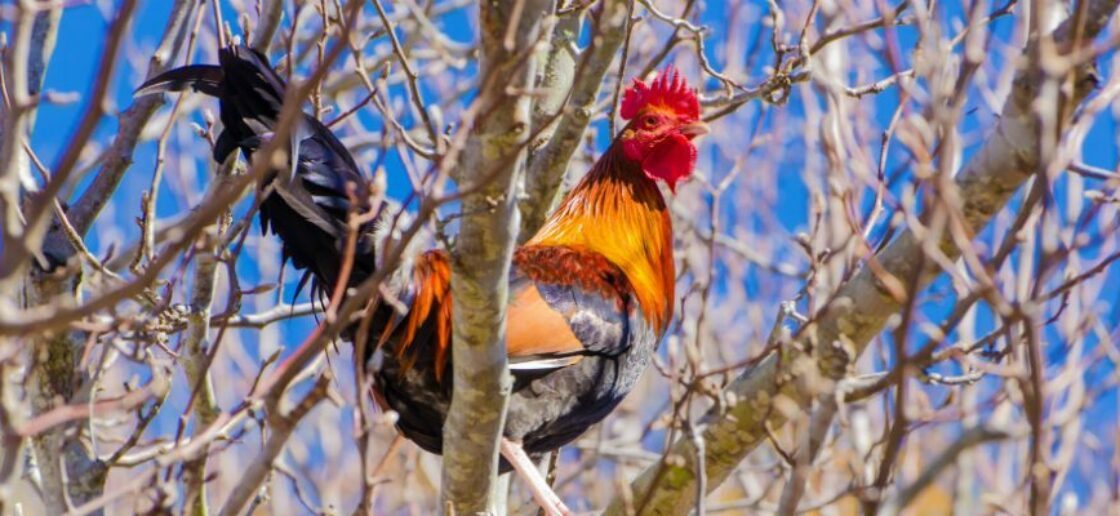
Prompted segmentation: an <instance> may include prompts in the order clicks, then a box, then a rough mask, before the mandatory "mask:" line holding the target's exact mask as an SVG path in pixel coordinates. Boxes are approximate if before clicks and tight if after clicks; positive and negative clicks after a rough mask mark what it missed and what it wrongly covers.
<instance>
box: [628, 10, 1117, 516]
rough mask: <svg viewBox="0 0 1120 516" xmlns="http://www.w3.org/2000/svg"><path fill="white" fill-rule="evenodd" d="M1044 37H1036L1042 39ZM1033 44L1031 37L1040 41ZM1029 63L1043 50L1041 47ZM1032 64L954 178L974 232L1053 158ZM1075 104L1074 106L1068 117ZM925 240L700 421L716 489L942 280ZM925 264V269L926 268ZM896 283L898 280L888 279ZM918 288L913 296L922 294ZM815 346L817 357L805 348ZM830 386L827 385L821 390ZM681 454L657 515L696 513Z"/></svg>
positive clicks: (950, 250)
mask: <svg viewBox="0 0 1120 516" xmlns="http://www.w3.org/2000/svg"><path fill="white" fill-rule="evenodd" d="M1118 3H1120V2H1118V0H1093V1H1091V2H1090V5H1089V6H1088V10H1087V12H1086V16H1085V17H1084V20H1083V21H1084V28H1083V31H1082V32H1081V34H1082V37H1081V38H1080V40H1079V41H1080V42H1081V43H1082V44H1086V43H1088V42H1089V41H1091V39H1092V37H1093V36H1095V35H1096V34H1098V33H1099V32H1100V30H1101V29H1102V28H1103V27H1104V26H1105V24H1106V23H1107V21H1108V19H1109V17H1110V16H1111V15H1112V13H1113V12H1114V11H1115V10H1116V8H1117V4H1118ZM1075 33H1076V30H1075V29H1074V27H1073V19H1071V20H1067V21H1066V22H1065V23H1063V24H1062V26H1060V27H1059V28H1058V29H1057V30H1056V31H1055V32H1054V34H1053V39H1054V41H1055V43H1057V44H1058V46H1059V47H1062V46H1068V45H1070V44H1072V43H1073V40H1074V38H1075ZM1035 44H1037V43H1035ZM1033 45H1034V44H1032V46H1033ZM1024 55H1025V56H1026V59H1025V61H1028V62H1029V61H1030V60H1031V58H1032V57H1034V56H1035V55H1036V53H1035V52H1034V49H1033V48H1028V49H1027V51H1026V52H1025V54H1024ZM1036 69H1037V66H1031V67H1027V68H1025V69H1023V70H1020V72H1019V73H1018V74H1017V75H1016V78H1015V81H1014V85H1013V88H1012V91H1011V93H1010V95H1009V96H1008V98H1007V100H1006V102H1005V104H1004V107H1003V111H1002V114H1001V116H1000V120H999V122H998V123H997V125H996V127H995V129H994V130H993V131H992V133H991V134H990V135H989V136H988V138H987V140H986V141H985V142H984V144H983V145H982V147H981V148H980V149H979V151H978V152H977V153H976V154H975V155H974V156H973V158H972V159H971V160H970V161H969V162H968V163H967V164H966V165H965V167H964V169H963V170H961V171H960V172H959V173H958V174H957V175H956V178H955V181H954V183H955V189H956V192H955V197H956V199H957V206H956V207H957V209H958V210H959V213H960V215H961V221H962V223H963V224H965V229H966V231H968V232H969V233H968V234H970V235H971V234H975V233H976V232H978V231H979V230H981V229H982V228H984V226H986V225H987V224H988V222H989V221H990V220H991V219H992V217H993V216H994V215H995V214H996V213H997V212H999V211H1000V210H1001V209H1002V208H1003V206H1004V205H1005V204H1006V203H1007V201H1008V199H1010V198H1011V196H1012V195H1014V194H1015V192H1017V191H1018V190H1019V188H1020V187H1021V186H1023V184H1024V183H1026V182H1027V180H1028V179H1029V178H1030V177H1032V176H1033V175H1034V174H1036V173H1037V171H1038V169H1039V167H1040V166H1044V165H1045V164H1044V163H1041V161H1040V155H1039V149H1040V148H1041V141H1040V135H1041V134H1042V130H1041V124H1040V121H1039V117H1038V116H1037V114H1036V112H1035V111H1034V107H1035V106H1034V103H1035V102H1036V101H1037V100H1038V98H1039V96H1040V90H1041V89H1042V86H1043V83H1044V81H1046V80H1048V79H1046V78H1045V76H1043V75H1041V74H1040V73H1038V72H1037V71H1036ZM1093 74H1094V70H1093V67H1092V66H1091V63H1088V64H1085V65H1082V66H1081V67H1079V68H1077V69H1075V70H1073V77H1072V80H1071V82H1070V85H1071V86H1072V88H1070V95H1071V97H1070V98H1069V99H1068V100H1069V104H1068V105H1071V106H1077V105H1079V104H1080V103H1081V101H1083V100H1084V99H1085V98H1086V97H1087V96H1088V94H1089V92H1090V91H1091V90H1092V87H1093V86H1094V84H1095V79H1094V75H1093ZM1071 111H1073V110H1072V109H1066V110H1065V113H1066V115H1067V116H1069V115H1070V114H1071V113H1070V112H1071ZM934 242H935V241H930V242H928V243H927V242H925V241H923V239H922V238H920V237H919V236H917V235H915V234H914V233H913V232H912V231H911V230H910V229H907V230H906V231H905V232H903V234H902V235H900V236H899V237H898V238H897V239H896V240H895V241H893V242H892V243H891V244H890V245H889V246H888V247H887V248H886V249H884V250H883V251H882V252H880V253H879V254H878V255H877V256H875V257H874V258H873V260H872V261H869V262H868V263H866V264H864V266H863V267H862V268H861V269H860V271H859V272H858V273H856V274H855V275H854V276H853V278H852V279H851V280H849V281H848V282H846V283H845V284H843V285H842V286H841V287H840V289H839V291H838V292H837V294H836V296H835V299H834V301H833V302H831V303H829V304H828V307H827V309H826V310H825V311H824V312H823V313H819V314H817V315H816V316H815V317H814V318H813V322H812V324H811V325H810V326H809V327H807V328H804V329H803V330H802V331H801V332H800V333H799V335H798V338H797V339H795V342H793V343H790V344H789V345H787V346H785V347H783V349H782V351H781V352H780V353H779V354H776V355H772V356H770V357H768V358H767V359H766V360H764V361H763V362H762V363H760V364H759V365H758V366H756V367H754V368H752V369H749V370H747V371H745V372H744V373H743V374H742V375H741V376H740V377H739V378H737V379H736V380H735V381H734V382H733V383H732V384H731V385H730V386H728V388H727V389H726V390H725V394H726V395H728V399H729V400H730V402H729V403H728V404H727V406H726V407H725V410H724V411H722V412H717V411H712V412H709V413H708V414H707V415H705V417H704V418H703V420H702V421H701V425H702V426H703V427H704V428H705V431H704V435H703V437H704V441H705V443H706V446H705V449H704V459H705V460H704V466H705V467H704V471H703V475H705V477H706V482H707V484H706V486H707V491H708V492H711V491H712V490H714V489H715V488H717V487H718V486H719V485H720V484H721V483H722V482H723V481H724V480H725V479H726V478H727V477H728V475H729V474H730V473H731V472H732V471H734V470H735V468H736V467H737V466H738V465H739V463H740V462H741V461H742V460H743V459H744V458H745V457H746V456H747V455H749V454H750V453H751V452H752V451H753V450H754V449H755V448H756V447H757V446H758V445H759V444H760V443H762V442H764V441H765V440H766V435H767V432H766V427H767V426H769V427H771V428H777V427H779V426H781V425H782V424H784V423H785V422H786V421H787V419H788V418H789V416H790V415H792V414H793V413H794V411H797V412H799V411H803V410H806V408H807V407H808V406H809V405H810V402H811V400H812V398H813V397H814V396H822V395H823V396H827V395H834V394H835V390H836V388H837V381H838V380H839V379H840V378H841V377H842V376H843V374H844V373H845V372H846V371H847V368H848V365H849V364H850V363H852V362H853V361H854V360H855V359H857V358H858V357H859V355H860V354H861V353H862V352H863V351H864V349H865V348H866V347H867V344H868V343H869V342H870V340H871V339H872V338H873V337H874V336H875V335H877V334H878V333H879V332H880V331H881V330H882V329H883V327H884V325H885V323H886V322H887V319H888V318H889V317H890V316H891V315H893V314H895V313H897V312H898V311H899V309H900V308H901V307H902V304H903V300H902V299H900V298H899V297H898V296H896V295H892V293H891V292H892V290H897V289H898V288H900V287H899V285H900V283H899V281H898V280H897V278H911V277H915V275H916V276H917V277H918V278H919V281H918V290H920V289H921V288H924V287H925V286H926V285H928V284H929V282H930V281H931V280H932V279H933V278H934V277H935V275H936V273H937V272H938V270H937V269H936V268H935V267H933V266H932V265H931V262H933V260H923V259H922V257H923V256H924V255H925V253H927V252H931V251H934V250H935V249H930V248H929V247H936V251H939V252H941V253H943V254H944V255H945V256H946V257H948V258H949V259H955V258H957V257H958V256H959V255H960V249H959V248H958V247H957V244H956V243H955V242H954V241H953V240H952V238H951V237H950V236H949V235H948V234H945V235H943V236H942V237H941V238H940V241H939V243H934ZM920 264H926V268H925V269H923V270H918V269H917V268H918V267H920V266H921V265H920ZM887 282H890V283H892V284H893V286H892V287H888V286H887V284H886V283H887ZM916 292H917V290H915V292H914V293H904V295H913V294H916ZM802 349H806V350H811V351H812V355H807V354H805V353H804V352H802V351H800V350H802ZM822 389H823V391H822ZM669 453H670V454H672V455H673V456H675V457H677V458H679V460H674V461H670V463H669V464H654V465H653V466H651V467H650V468H649V469H647V470H646V471H644V472H643V473H642V474H641V475H640V476H639V477H638V478H637V479H636V480H635V481H634V482H633V483H632V484H631V489H632V490H633V497H632V499H633V500H635V501H639V502H636V503H640V501H645V505H644V507H645V510H646V511H648V512H650V513H654V514H687V513H688V512H689V511H690V510H691V509H692V508H693V507H694V504H695V499H696V486H697V483H698V481H699V478H700V477H699V475H698V471H697V467H696V454H695V446H694V444H693V441H691V440H689V439H687V438H685V439H680V440H678V441H677V442H676V443H674V444H673V446H672V449H671V451H670V452H669ZM626 510H627V506H626V505H625V503H624V502H623V499H622V498H616V499H615V501H614V502H613V503H612V504H611V506H610V507H609V508H608V509H607V511H606V513H607V514H624V513H625V512H626Z"/></svg>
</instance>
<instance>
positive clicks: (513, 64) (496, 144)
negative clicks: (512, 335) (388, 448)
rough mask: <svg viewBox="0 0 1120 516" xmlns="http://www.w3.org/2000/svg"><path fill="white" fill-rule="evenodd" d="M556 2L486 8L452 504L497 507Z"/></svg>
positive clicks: (465, 227) (469, 155)
mask: <svg viewBox="0 0 1120 516" xmlns="http://www.w3.org/2000/svg"><path fill="white" fill-rule="evenodd" d="M552 4H553V2H552V1H551V0H523V1H519V2H484V3H482V6H481V13H480V20H481V29H482V49H483V53H482V56H481V59H480V61H481V65H480V71H481V74H480V75H481V77H482V78H483V79H482V81H483V83H482V87H481V92H480V98H479V100H477V101H476V102H478V108H479V109H478V112H479V113H481V115H480V116H479V118H478V119H477V121H476V122H475V125H474V127H473V130H472V134H471V136H470V138H469V139H468V140H467V143H466V147H465V148H464V153H463V161H462V162H461V163H460V164H459V167H458V169H457V178H458V180H459V183H460V188H461V189H464V190H467V191H468V192H469V193H468V194H467V195H466V196H465V197H464V198H463V203H462V212H463V217H462V219H461V221H462V222H461V226H460V231H459V235H458V237H457V238H456V242H455V247H454V250H453V255H452V260H451V262H452V278H451V292H452V299H453V300H454V301H453V308H452V318H453V323H452V327H453V339H454V340H453V342H454V344H453V350H452V357H453V361H454V394H453V396H452V403H451V408H450V410H449V413H448V416H447V422H446V424H445V426H444V432H443V439H444V445H443V457H444V458H443V494H442V496H443V500H444V507H445V508H446V510H448V511H452V512H454V513H455V514H475V513H479V512H486V511H493V510H494V506H493V500H492V496H491V493H492V492H493V491H494V489H493V486H494V485H495V483H496V481H497V480H496V474H495V473H496V471H497V463H498V439H499V437H500V436H501V433H502V424H503V421H504V419H505V413H506V406H507V404H508V401H509V392H510V389H511V386H512V379H511V377H510V375H509V372H508V368H507V363H506V344H505V308H506V303H507V299H508V287H509V285H508V277H509V263H510V257H511V255H512V253H513V247H514V244H515V240H516V236H517V231H518V228H519V222H520V218H519V215H518V207H517V199H516V196H515V195H514V192H515V179H516V177H517V174H518V171H519V170H521V169H522V168H523V167H524V163H525V154H526V151H525V147H526V146H527V144H528V138H529V134H530V107H531V105H530V103H531V99H530V97H529V96H527V95H526V94H525V92H526V90H527V89H528V88H529V87H530V86H531V85H532V84H533V83H532V80H533V78H534V76H535V73H536V70H535V62H536V59H535V56H536V55H537V53H538V52H537V50H536V49H535V48H533V47H534V45H536V44H538V42H539V41H540V40H541V31H542V22H543V19H544V18H545V16H543V15H547V13H549V12H551V8H552Z"/></svg>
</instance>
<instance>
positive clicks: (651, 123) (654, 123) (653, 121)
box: [642, 116, 657, 127]
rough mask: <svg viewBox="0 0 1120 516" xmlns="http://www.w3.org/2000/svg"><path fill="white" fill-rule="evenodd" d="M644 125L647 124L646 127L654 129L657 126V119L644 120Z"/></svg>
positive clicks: (647, 118)
mask: <svg viewBox="0 0 1120 516" xmlns="http://www.w3.org/2000/svg"><path fill="white" fill-rule="evenodd" d="M642 124H645V126H646V127H653V126H655V125H657V117H653V116H647V117H646V119H645V120H642Z"/></svg>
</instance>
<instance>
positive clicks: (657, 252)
mask: <svg viewBox="0 0 1120 516" xmlns="http://www.w3.org/2000/svg"><path fill="white" fill-rule="evenodd" d="M219 61H220V62H219V65H216V66H211V65H193V66H187V67H183V68H178V69H175V70H172V71H169V72H166V73H164V74H162V75H160V76H158V77H156V78H154V79H152V80H150V81H148V82H147V83H145V84H144V85H142V86H141V88H140V89H139V90H138V93H141V94H147V93H154V92H159V91H182V90H185V89H187V88H191V89H194V90H195V91H199V92H201V93H205V94H207V95H211V96H215V97H217V98H219V99H220V102H221V119H222V122H223V124H224V126H225V128H224V130H223V132H222V134H221V135H220V137H219V138H218V140H217V144H216V145H215V149H214V158H215V159H216V160H218V161H223V160H224V159H225V158H226V157H227V156H228V155H229V153H230V152H232V151H233V150H234V149H240V150H241V151H242V152H244V153H245V154H246V155H251V154H252V153H253V152H254V151H255V150H256V149H257V148H258V147H259V146H260V145H261V142H262V141H264V140H266V139H267V138H269V137H270V136H271V134H272V133H271V131H272V128H273V126H274V125H275V123H276V118H277V117H278V115H279V110H280V107H281V104H282V99H283V98H284V88H285V84H284V81H283V80H282V79H281V78H280V76H279V75H277V74H276V73H275V72H274V71H273V70H272V68H270V67H269V66H268V62H267V60H266V58H265V57H264V56H263V55H261V54H259V53H257V52H256V51H255V50H252V49H249V48H246V47H239V46H235V47H229V48H225V49H222V50H221V52H220V59H219ZM619 114H620V116H621V117H622V118H623V119H624V120H627V121H628V123H627V124H626V126H625V127H624V128H623V129H622V131H621V133H620V134H618V136H617V137H616V138H615V140H614V141H613V142H612V143H611V145H610V147H609V148H608V149H607V151H606V152H605V153H604V154H603V155H602V156H601V157H600V158H599V160H598V161H597V162H596V163H595V164H594V166H593V167H592V168H591V171H590V172H588V173H587V174H586V175H585V176H584V177H583V179H582V180H581V181H580V182H579V183H578V184H577V185H576V186H575V187H574V188H573V189H572V190H571V191H570V192H569V193H568V194H567V195H566V196H565V197H564V199H563V200H562V202H561V203H560V205H559V207H558V208H557V209H556V210H555V212H554V213H553V214H552V215H551V216H550V217H549V218H548V219H547V221H546V222H545V224H544V225H543V227H542V228H541V229H540V230H539V231H538V232H537V233H536V234H535V235H534V236H533V237H532V238H531V239H530V240H529V241H528V242H526V243H525V244H524V245H523V246H521V247H519V248H518V249H516V250H515V252H514V255H513V262H512V267H511V272H510V278H509V281H510V285H509V291H510V302H509V305H508V307H507V328H506V332H507V333H506V346H507V352H508V355H509V367H510V371H511V373H512V374H513V376H514V379H515V382H514V389H513V393H512V397H511V399H510V402H509V409H508V415H507V419H506V422H505V426H504V438H505V439H504V440H503V447H502V452H503V456H504V457H505V458H506V459H508V460H509V462H506V461H505V460H503V462H502V464H501V469H502V470H503V471H506V470H508V469H509V468H510V467H515V468H517V469H518V470H519V472H521V473H522V474H524V475H529V476H530V477H532V475H533V473H535V471H534V472H525V471H523V468H522V467H519V465H521V466H524V465H525V464H526V463H527V462H526V461H527V460H528V459H529V458H531V457H537V456H540V455H541V454H544V453H547V452H550V451H554V450H556V449H558V448H560V447H561V446H563V445H565V444H567V443H569V442H571V441H572V440H574V439H576V438H577V437H579V436H580V435H581V434H583V433H584V432H585V431H586V430H587V429H588V428H589V427H590V426H591V425H594V424H595V423H598V422H599V421H601V420H602V419H603V418H604V417H606V416H607V414H609V413H610V412H611V410H612V409H614V408H615V406H617V405H618V403H619V402H620V401H622V399H623V397H625V396H626V394H627V393H628V392H629V391H630V390H631V388H632V387H633V386H634V384H635V383H636V381H637V380H638V377H639V376H640V375H641V373H642V371H643V370H644V369H645V368H646V366H647V365H648V364H649V362H650V360H651V359H652V357H653V355H654V354H655V352H656V350H657V346H658V343H659V341H660V340H661V338H662V337H663V336H664V334H665V332H666V330H667V328H668V326H669V323H670V320H671V319H672V317H673V300H674V278H675V273H674V265H673V252H672V245H673V233H672V227H671V224H670V219H669V213H668V211H667V209H666V205H665V200H664V198H663V197H662V193H661V191H660V190H659V188H658V186H657V182H658V181H661V182H664V183H665V184H666V185H667V186H668V188H669V190H670V191H673V192H675V190H676V186H677V184H678V183H679V182H680V181H682V180H685V179H687V178H688V177H689V176H690V175H691V174H692V173H693V169H694V167H695V165H696V157H697V150H696V147H695V145H694V144H693V140H694V138H696V137H698V136H701V135H703V134H705V133H707V126H706V125H705V124H704V122H702V121H701V120H700V106H699V102H698V100H697V97H696V94H695V93H694V91H693V90H692V89H691V88H690V87H689V86H688V85H687V83H686V82H685V81H684V80H683V79H682V78H681V77H680V76H679V74H678V73H677V72H676V71H674V70H672V68H670V69H669V70H667V71H666V72H665V73H662V74H660V75H659V76H658V77H657V78H656V79H654V80H653V81H652V82H650V83H649V84H647V83H645V82H643V81H641V80H635V81H634V82H633V84H632V85H631V86H630V87H628V88H627V89H626V91H625V92H624V94H623V96H622V102H621V106H620V110H619ZM293 133H294V134H295V136H293V138H292V142H291V151H292V153H293V159H292V160H291V168H290V169H289V170H287V171H284V170H276V171H274V173H273V176H272V178H271V179H270V180H269V181H270V182H271V185H272V186H274V187H275V193H274V194H271V195H268V196H267V197H266V199H265V201H264V202H263V203H262V205H261V212H260V217H261V221H262V228H270V229H271V230H272V231H273V232H274V233H276V234H278V235H279V236H280V238H281V240H282V241H283V253H284V257H285V259H289V258H290V259H291V260H292V262H293V264H294V265H295V266H296V267H297V268H299V269H302V270H305V271H307V274H309V275H310V276H311V279H312V280H313V285H318V287H319V289H320V291H322V289H331V288H333V287H334V285H335V283H336V282H337V281H338V279H339V278H338V276H339V269H340V264H341V262H342V261H343V256H342V242H343V241H344V239H345V234H346V227H347V226H346V224H347V216H348V215H347V213H348V212H349V211H350V210H352V209H354V208H355V207H354V206H351V202H352V201H351V198H352V197H351V196H350V195H349V194H348V192H353V191H355V190H353V189H352V188H354V187H357V188H358V190H357V191H362V188H363V187H364V185H365V184H366V179H364V178H363V176H362V175H361V173H360V172H359V169H358V167H357V165H356V164H355V162H354V160H353V158H352V157H351V156H350V154H349V153H348V152H347V151H346V149H345V147H344V146H343V145H342V144H341V143H340V142H339V141H338V139H337V138H336V137H335V136H334V135H333V134H332V133H331V131H330V130H329V129H328V128H326V127H325V126H324V125H323V124H321V123H319V122H318V121H317V120H316V119H315V118H314V117H311V116H305V117H304V118H303V120H301V122H300V127H299V129H298V130H297V131H293ZM348 185H349V187H348ZM372 226H373V224H370V225H367V227H364V228H362V235H363V236H362V239H361V240H360V244H359V245H358V251H357V253H356V256H355V259H354V262H353V263H354V270H353V271H352V274H351V277H350V279H349V281H350V284H352V285H353V284H357V283H360V282H361V281H362V280H364V279H365V278H367V277H368V276H369V275H370V274H372V273H373V271H374V269H375V263H376V258H375V253H374V245H373V242H374V241H375V240H376V239H375V238H374V237H373V233H374V230H375V228H374V227H372ZM450 260H451V257H450V256H449V254H448V253H447V252H445V251H441V250H433V251H428V252H426V253H423V254H422V255H420V256H419V257H418V258H417V259H416V260H415V263H414V264H413V266H412V269H411V271H406V274H410V275H411V281H409V282H405V284H406V286H404V287H401V288H400V289H399V290H400V292H395V293H394V294H395V295H396V296H397V297H398V299H400V300H402V301H403V306H405V307H407V311H406V312H405V313H403V314H402V313H399V311H398V310H396V309H394V308H392V307H389V306H387V305H386V306H382V307H380V308H378V309H377V310H376V312H375V314H374V318H373V324H372V326H371V331H370V335H371V336H372V337H371V338H372V339H373V341H374V343H375V344H376V346H369V347H370V348H371V349H372V350H373V351H372V352H371V353H370V356H369V357H366V358H367V360H368V363H369V365H370V367H369V370H370V371H372V375H373V379H374V388H375V398H376V399H377V401H378V403H379V404H380V405H381V406H382V407H383V408H387V409H391V410H394V411H396V413H397V414H399V418H398V419H397V428H398V429H399V431H400V432H401V433H402V434H403V435H404V436H406V437H407V438H409V439H410V440H412V441H413V442H415V443H416V444H418V445H419V446H420V447H421V448H423V449H425V450H428V451H430V452H433V453H437V454H438V453H441V451H442V446H443V422H444V419H445V417H446V415H447V411H448V408H449V407H450V403H451V395H452V382H451V378H450V376H451V371H452V367H451V353H450V346H451V292H450V279H451V272H450V271H451V264H450ZM406 277H407V276H406ZM526 454H527V455H528V457H526ZM528 469H532V468H531V467H529V468H528ZM529 480H530V488H531V489H533V492H534V495H535V496H536V497H537V499H538V502H541V503H542V504H544V505H548V504H551V508H552V509H554V510H555V512H565V511H566V508H565V507H563V505H562V504H561V503H559V499H558V498H555V495H554V494H549V493H542V492H541V491H540V486H539V485H537V486H535V487H534V485H533V483H534V482H538V483H539V478H536V479H534V478H529ZM550 512H553V511H550Z"/></svg>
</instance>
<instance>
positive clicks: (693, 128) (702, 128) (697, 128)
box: [681, 122, 709, 140]
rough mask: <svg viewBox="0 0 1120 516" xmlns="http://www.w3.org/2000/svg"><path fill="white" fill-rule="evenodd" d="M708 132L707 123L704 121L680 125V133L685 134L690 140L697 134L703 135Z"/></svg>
mask: <svg viewBox="0 0 1120 516" xmlns="http://www.w3.org/2000/svg"><path fill="white" fill-rule="evenodd" d="M708 132H709V131H708V124H705V123H704V122H692V123H691V124H686V125H684V126H681V134H683V135H685V136H686V137H688V139H690V140H691V139H693V138H696V137H697V136H704V135H705V134H708Z"/></svg>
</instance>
